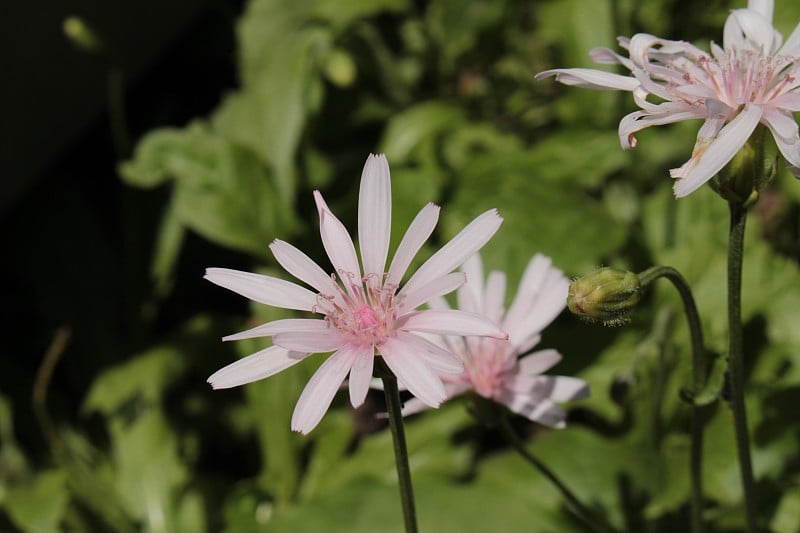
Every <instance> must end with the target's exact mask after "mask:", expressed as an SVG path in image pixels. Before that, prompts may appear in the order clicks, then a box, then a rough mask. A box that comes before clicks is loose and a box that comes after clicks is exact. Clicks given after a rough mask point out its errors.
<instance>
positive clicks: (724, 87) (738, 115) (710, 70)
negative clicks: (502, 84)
mask: <svg viewBox="0 0 800 533" xmlns="http://www.w3.org/2000/svg"><path fill="white" fill-rule="evenodd" d="M772 10H773V2H772V1H771V0H750V1H749V2H748V7H747V9H735V10H733V11H732V12H731V14H730V16H729V17H728V19H727V21H726V22H725V28H724V32H723V38H722V43H723V47H722V48H720V47H719V46H718V45H716V44H714V43H711V54H708V53H706V52H704V51H703V50H701V49H699V48H697V47H695V46H693V45H692V44H690V43H688V42H685V41H670V40H666V39H661V38H658V37H655V36H653V35H647V34H644V33H638V34H636V35H634V36H633V37H632V38H630V39H628V38H625V37H620V38H619V39H618V42H619V44H620V46H621V47H622V48H624V49H626V50H628V56H629V57H623V56H621V55H619V54H616V53H614V52H613V51H611V50H609V49H607V48H597V49H594V50H592V51H591V53H590V56H591V57H592V59H593V60H594V61H595V62H596V63H605V64H621V65H623V66H624V67H625V68H627V69H628V70H630V71H631V74H632V76H621V75H618V74H611V73H609V72H603V71H600V70H593V69H584V68H572V69H554V70H547V71H545V72H541V73H539V74H537V75H536V78H537V79H542V78H546V77H548V76H555V77H556V80H558V81H560V82H561V83H564V84H566V85H577V86H579V87H585V88H589V89H617V90H624V91H631V92H632V93H633V97H634V101H635V102H636V104H637V105H638V106H639V107H640V108H641V110H639V111H634V112H633V113H631V114H629V115H627V116H626V117H624V118H623V119H622V121H621V122H620V124H619V137H620V143H621V144H622V147H623V148H625V149H630V148H634V147H635V146H636V137H635V133H636V132H638V131H640V130H642V129H644V128H647V127H649V126H656V125H661V124H669V123H673V122H680V121H682V120H689V119H703V120H704V121H705V122H704V124H703V126H702V127H701V128H700V131H699V132H698V134H697V141H696V143H695V146H694V150H693V152H692V157H691V158H690V159H689V160H688V161H687V162H686V163H684V164H683V165H682V166H680V167H679V168H675V169H672V170H670V175H671V176H672V177H673V178H677V181H676V183H675V186H674V190H675V195H676V196H677V197H679V198H680V197H684V196H687V195H688V194H690V193H692V192H694V191H695V190H697V189H698V188H699V187H700V186H702V185H703V184H704V183H706V182H707V181H708V180H709V179H711V177H713V176H714V175H715V174H717V173H718V172H719V171H720V170H722V168H723V167H724V166H725V165H726V164H727V163H728V162H730V161H731V159H732V158H733V157H734V156H735V155H736V153H737V152H738V151H739V150H740V149H741V148H742V147H743V146H744V145H745V143H746V142H747V140H748V139H749V138H750V136H751V134H752V133H753V132H754V130H755V129H756V127H757V126H758V124H759V123H761V124H763V125H764V126H766V127H767V128H769V130H770V131H771V132H772V136H773V137H774V138H775V142H776V144H777V146H778V149H779V150H780V151H781V153H782V154H783V156H784V157H785V158H786V160H787V161H788V162H789V165H790V168H791V170H792V172H794V173H795V175H798V174H800V169H798V167H800V136H798V126H797V123H796V122H795V120H794V117H793V116H792V113H793V112H794V111H800V93H798V88H799V87H800V66H798V59H800V25H798V26H797V27H796V28H795V30H794V31H793V32H792V35H791V36H790V37H789V40H788V41H786V43H785V44H784V45H783V46H782V47H781V42H782V40H783V37H782V36H781V34H780V33H779V32H778V31H776V30H775V28H773V27H772ZM650 95H653V96H655V97H656V98H657V99H658V100H659V102H658V103H653V102H650V101H648V100H647V98H648V96H650Z"/></svg>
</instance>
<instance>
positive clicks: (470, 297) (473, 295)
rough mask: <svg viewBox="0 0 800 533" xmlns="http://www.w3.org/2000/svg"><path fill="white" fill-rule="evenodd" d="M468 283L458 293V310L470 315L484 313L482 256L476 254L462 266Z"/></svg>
mask: <svg viewBox="0 0 800 533" xmlns="http://www.w3.org/2000/svg"><path fill="white" fill-rule="evenodd" d="M461 271H462V272H464V274H466V276H467V278H466V279H467V282H468V283H466V284H465V285H464V286H463V287H461V289H460V290H459V291H458V308H459V309H461V310H462V311H469V312H470V313H482V312H483V262H482V261H481V255H480V254H475V255H473V256H472V257H470V258H469V259H467V260H466V261H465V262H464V264H463V265H462V266H461Z"/></svg>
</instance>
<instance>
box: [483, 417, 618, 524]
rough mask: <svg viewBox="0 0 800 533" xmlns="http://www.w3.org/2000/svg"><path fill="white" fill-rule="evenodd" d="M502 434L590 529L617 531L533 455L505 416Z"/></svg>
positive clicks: (501, 423)
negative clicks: (556, 490) (554, 488)
mask: <svg viewBox="0 0 800 533" xmlns="http://www.w3.org/2000/svg"><path fill="white" fill-rule="evenodd" d="M499 427H500V432H501V433H502V434H503V437H505V439H506V440H507V441H508V443H509V444H511V446H513V447H514V449H515V450H517V452H519V454H520V455H522V456H523V457H524V458H525V459H526V460H527V461H528V462H529V463H531V464H532V465H533V466H534V467H536V469H537V470H539V472H541V473H542V475H543V476H544V477H546V478H547V479H548V480H549V481H550V482H551V483H552V484H553V485H555V487H556V488H557V489H558V490H559V492H561V495H562V496H563V497H564V499H565V500H567V502H568V503H569V504H570V505H571V506H572V508H573V509H574V511H575V513H576V514H577V515H578V516H579V517H580V518H581V519H582V520H583V521H584V522H585V523H586V525H587V526H589V528H590V529H592V530H594V531H601V532H604V533H613V532H614V531H615V530H614V528H612V527H611V526H610V525H608V524H606V523H605V521H604V520H602V519H600V518H599V517H597V516H595V514H594V513H592V511H591V510H590V509H589V508H588V507H586V506H585V505H583V504H582V503H581V501H580V500H579V499H578V498H577V496H575V494H574V493H573V492H572V491H571V490H569V487H567V486H566V485H565V484H564V482H563V481H561V480H560V479H559V478H558V476H556V474H555V472H553V471H552V470H550V469H549V468H547V466H546V465H545V464H544V463H543V462H541V461H540V460H539V459H538V458H537V457H536V456H535V455H533V454H532V453H531V452H530V451H529V450H528V448H527V447H526V446H525V443H524V442H523V441H522V439H521V438H520V437H519V435H517V433H516V431H514V429H513V428H512V427H511V423H510V422H509V420H508V417H507V416H503V417H502V419H501V421H500V426H499Z"/></svg>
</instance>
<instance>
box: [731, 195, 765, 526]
mask: <svg viewBox="0 0 800 533" xmlns="http://www.w3.org/2000/svg"><path fill="white" fill-rule="evenodd" d="M728 206H729V207H730V213H731V226H730V233H729V234H728V373H729V377H730V396H731V398H730V406H731V410H732V412H733V428H734V433H735V436H736V451H737V453H738V457H739V470H740V472H741V476H742V489H743V493H744V510H745V516H746V519H747V532H748V533H755V532H756V531H758V525H757V524H758V521H757V518H756V517H757V511H756V491H755V481H754V479H753V465H752V461H751V459H750V436H749V434H748V431H747V410H746V409H745V404H744V353H743V346H742V313H741V308H742V304H741V296H742V258H743V256H744V228H745V221H746V219H747V210H746V209H745V207H744V206H742V205H741V204H739V203H737V202H733V201H731V202H728Z"/></svg>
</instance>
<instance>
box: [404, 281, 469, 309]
mask: <svg viewBox="0 0 800 533" xmlns="http://www.w3.org/2000/svg"><path fill="white" fill-rule="evenodd" d="M465 281H467V277H466V275H464V273H463V272H451V273H450V274H447V275H446V276H442V277H441V278H438V279H435V280H433V281H431V282H430V283H428V284H426V285H423V286H422V287H419V288H418V289H416V290H414V291H413V292H410V293H407V294H405V295H404V298H402V299H401V301H400V303H399V304H398V305H397V312H398V314H404V313H406V312H408V311H412V310H414V309H416V308H417V307H419V306H420V305H422V304H424V303H426V302H428V301H429V300H432V299H433V298H436V297H437V296H444V295H445V294H450V293H451V292H453V291H454V290H456V289H457V288H459V287H461V286H462V285H464V282H465Z"/></svg>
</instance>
